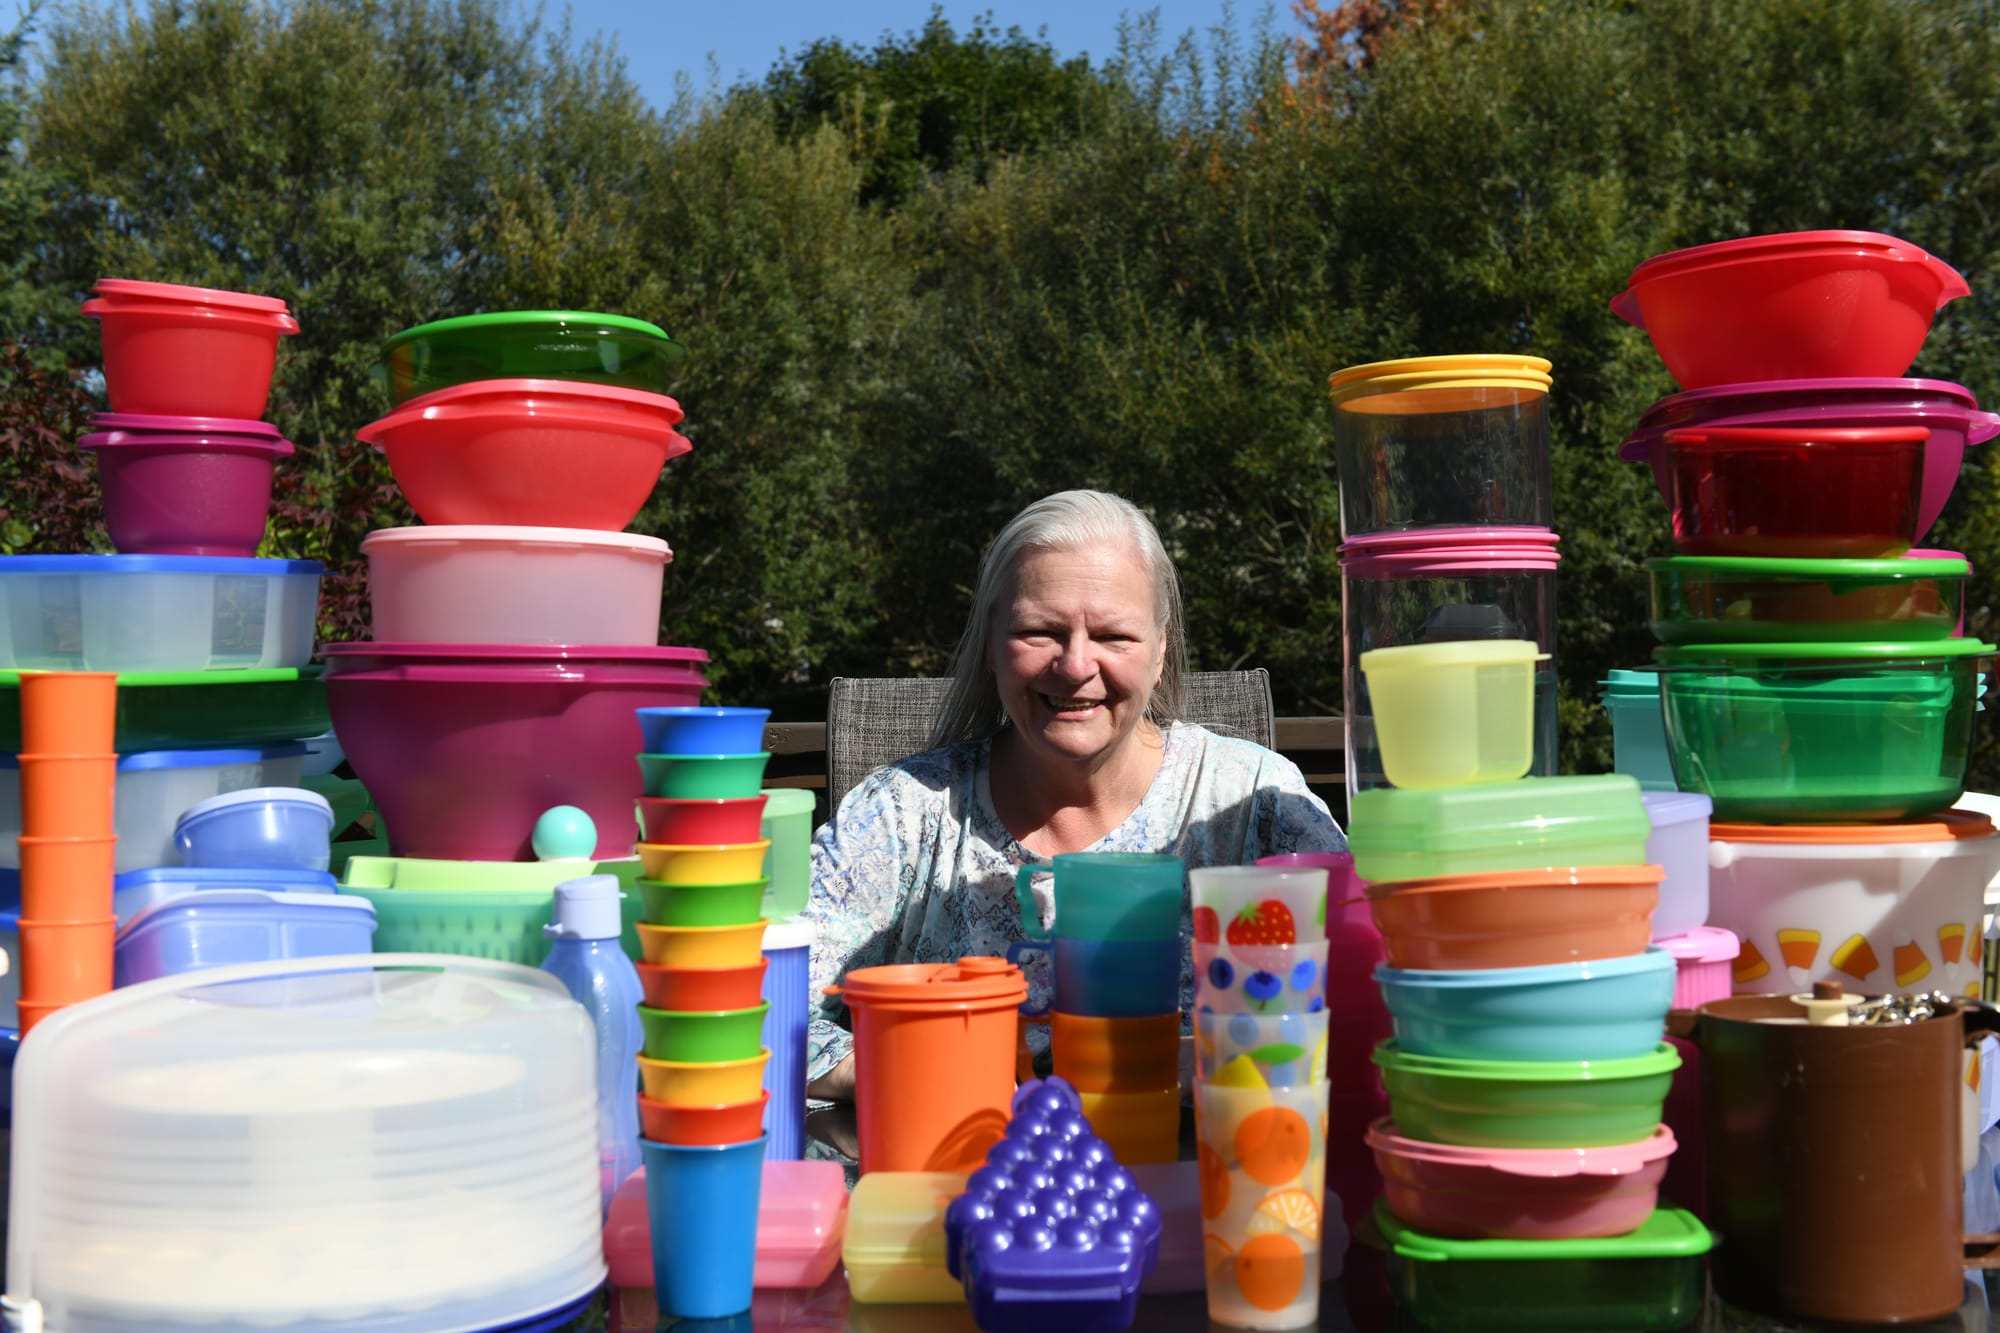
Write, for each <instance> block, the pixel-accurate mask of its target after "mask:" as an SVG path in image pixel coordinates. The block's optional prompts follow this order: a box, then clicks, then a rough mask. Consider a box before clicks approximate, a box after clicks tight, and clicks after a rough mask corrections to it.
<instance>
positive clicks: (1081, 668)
mask: <svg viewBox="0 0 2000 1333" xmlns="http://www.w3.org/2000/svg"><path fill="white" fill-rule="evenodd" d="M1056 668H1057V670H1059V671H1061V672H1062V673H1063V675H1065V676H1067V677H1069V678H1070V679H1071V680H1079V681H1080V680H1088V679H1090V678H1091V677H1092V676H1094V675H1096V674H1097V653H1096V645H1095V644H1094V643H1092V642H1091V638H1090V636H1089V635H1088V634H1072V635H1071V636H1070V637H1069V638H1068V639H1067V640H1065V641H1064V642H1063V650H1062V656H1061V658H1059V659H1058V660H1057V662H1056Z"/></svg>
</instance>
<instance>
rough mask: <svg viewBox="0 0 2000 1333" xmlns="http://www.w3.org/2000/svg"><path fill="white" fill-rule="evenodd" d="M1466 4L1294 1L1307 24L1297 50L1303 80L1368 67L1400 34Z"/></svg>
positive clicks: (1441, 0) (1456, 0) (1460, 0)
mask: <svg viewBox="0 0 2000 1333" xmlns="http://www.w3.org/2000/svg"><path fill="white" fill-rule="evenodd" d="M1464 7H1465V0H1339V3H1337V4H1335V5H1334V6H1333V8H1332V10H1331V11H1330V12H1329V11H1328V10H1327V9H1326V8H1325V7H1324V5H1323V4H1322V0H1292V14H1293V16H1294V17H1296V18H1297V19H1298V20H1299V22H1300V23H1303V24H1304V25H1305V28H1306V35H1305V36H1304V37H1302V38H1300V39H1299V40H1298V45H1297V48H1296V50H1295V51H1294V53H1293V59H1294V63H1295V64H1296V66H1297V68H1298V72H1299V78H1300V81H1301V82H1302V83H1311V82H1314V81H1316V80H1317V79H1319V78H1321V77H1323V76H1324V75H1325V74H1327V73H1328V72H1330V71H1332V70H1335V69H1366V68H1367V67H1368V66H1370V65H1372V64H1374V63H1375V62H1376V61H1378V60H1380V59H1381V58H1382V53H1383V52H1385V51H1387V50H1388V49H1389V47H1390V46H1391V45H1392V44H1393V43H1394V42H1395V40H1396V38H1397V37H1399V36H1401V35H1402V34H1403V33H1405V32H1408V31H1410V30H1412V29H1416V28H1421V27H1423V26H1424V25H1425V24H1427V23H1431V22H1434V21H1435V20H1437V19H1441V18H1443V17H1445V16H1446V15H1447V14H1450V13H1452V12H1453V11H1455V10H1459V9H1462V8H1464Z"/></svg>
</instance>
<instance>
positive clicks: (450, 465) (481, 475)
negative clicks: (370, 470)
mask: <svg viewBox="0 0 2000 1333" xmlns="http://www.w3.org/2000/svg"><path fill="white" fill-rule="evenodd" d="M680 419H681V408H680V404H678V403H676V402H675V401H674V400H673V399H671V398H669V397H667V396H666V395H665V394H661V393H646V392H643V391H641V390H638V389H625V388H620V387H618V386H616V385H608V384H588V383H583V382H579V381H574V380H526V379H515V380H479V381H475V382H474V383H471V384H459V385H454V386H453V387H451V388H449V389H439V390H438V391H437V392H435V393H427V394H425V395H423V396H422V397H421V398H412V399H411V400H410V401H409V402H407V403H404V404H403V405H402V406H401V407H399V408H397V409H396V410H395V411H393V412H391V413H390V414H389V415H388V416H386V417H383V418H382V419H381V420H379V421H374V422H370V423H369V424H368V425H366V426H363V427H362V428H361V430H360V432H359V436H360V438H361V439H362V440H363V441H364V442H365V443H368V444H372V445H374V446H375V447H376V448H378V449H380V450H381V451H382V452H383V454H384V455H386V456H387V457H388V460H389V470H390V471H391V472H394V473H395V474H396V482H397V484H398V485H400V486H401V487H402V488H403V493H404V494H405V495H407V496H408V497H409V500H410V504H411V506H412V507H414V508H415V509H416V511H417V513H418V514H419V515H420V516H422V518H423V520H424V522H426V523H438V524H452V523H460V524H510V525H527V526H539V527H550V528H596V529H598V530H600V531H604V532H618V531H621V530H623V529H624V527H625V526H626V525H627V524H629V523H630V522H631V521H632V520H633V519H634V518H636V517H637V516H638V513H639V511H640V510H641V509H643V508H645V505H646V500H647V497H649V496H650V495H652V493H653V486H654V484H655V483H656V482H658V481H659V479H660V469H661V468H663V467H665V466H666V463H667V460H668V459H670V458H677V457H679V456H680V455H681V454H684V453H686V452H687V451H688V450H689V449H690V448H692V447H693V446H692V445H690V444H689V443H688V441H687V437H685V436H683V435H681V434H679V433H678V432H677V431H675V430H674V426H675V424H676V423H678V422H679V421H680Z"/></svg>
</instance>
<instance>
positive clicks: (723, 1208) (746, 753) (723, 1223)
mask: <svg viewBox="0 0 2000 1333" xmlns="http://www.w3.org/2000/svg"><path fill="white" fill-rule="evenodd" d="M638 715H639V729H640V734H641V739H642V742H643V744H644V745H645V747H646V749H645V753H642V754H641V755H639V757H638V758H639V768H640V772H641V774H642V775H643V778H644V783H645V795H644V796H643V797H642V798H641V799H640V803H639V809H640V819H641V822H642V825H643V828H644V832H645V840H644V841H642V842H640V843H639V845H638V851H639V860H640V865H641V868H642V878H641V879H640V880H639V881H638V890H639V894H640V897H641V901H642V904H643V906H642V910H641V915H640V923H639V944H640V948H641V950H642V951H643V953H644V955H645V961H644V962H643V963H640V964H639V965H638V967H639V980H640V984H641V986H642V987H643V988H644V990H645V1003H644V1004H642V1005H641V1006H640V1007H639V1019H640V1024H641V1027H642V1028H643V1029H644V1034H645V1044H644V1050H643V1054H641V1056H640V1058H639V1073H640V1079H641V1082H642V1084H643V1091H642V1093H641V1094H640V1097H639V1124H640V1132H641V1135H642V1137H641V1140H640V1145H639V1150H640V1154H641V1156H643V1157H644V1158H645V1165H646V1198H647V1209H648V1213H649V1215H650V1218H651V1226H652V1242H653V1264H654V1285H655V1289H656V1290H657V1291H658V1293H659V1303H660V1309H661V1311H662V1312H663V1313H667V1314H672V1315H677V1316H680V1317H682V1318H720V1317H724V1316H728V1315H734V1314H740V1313H742V1312H743V1311H745V1310H748V1309H749V1308H750V1291H751V1273H752V1266H753V1262H754V1260H755V1257H756V1248H757V1197H758V1191H759V1188H760V1185H761V1181H762V1179H763V1159H764V1148H765V1134H764V1122H765V1112H766V1107H767V1105H768V1104H769V1103H770V1101H771V1095H770V1093H769V1092H767V1091H765V1090H764V1077H763V1076H764V1072H765V1068H766V1065H767V1064H768V1062H769V1061H770V1060H771V1055H772V1053H771V1051H770V1050H768V1049H767V1048H765V1047H764V1046H763V1044H762V1040H763V1031H764V1022H765V1016H766V1014H767V1013H768V1011H769V1009H770V1005H769V1003H768V1002H767V1001H766V1000H764V999H763V998H762V996H763V988H764V972H765V968H766V966H767V964H766V962H765V960H764V955H763V940H764V926H765V922H764V916H763V909H764V888H765V880H764V878H763V866H764V854H765V852H766V851H767V850H768V849H769V847H770V842H769V841H768V840H767V839H764V838H760V837H758V836H756V835H757V834H758V833H759V831H760V830H761V826H762V818H763V811H764V797H763V794H762V792H761V790H760V786H761V783H762V781H763V776H764V764H765V761H766V760H768V759H769V757H770V756H769V755H768V754H767V753H765V752H764V750H763V748H762V743H763V737H764V723H765V721H766V719H768V718H769V717H770V713H769V711H768V710H766V709H762V708H678V707H677V708H642V709H639V710H638ZM803 1109H804V1101H803V1097H801V1099H800V1106H799V1108H798V1110H799V1111H800V1112H801V1113H802V1112H803Z"/></svg>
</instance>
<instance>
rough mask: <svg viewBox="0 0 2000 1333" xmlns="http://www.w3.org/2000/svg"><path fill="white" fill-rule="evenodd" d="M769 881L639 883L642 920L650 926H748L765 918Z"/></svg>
mask: <svg viewBox="0 0 2000 1333" xmlns="http://www.w3.org/2000/svg"><path fill="white" fill-rule="evenodd" d="M766 883H767V881H765V880H761V879H751V880H745V881H743V882H742V883H740V884H663V883H661V882H660V881H658V880H651V879H642V880H640V881H638V889H639V898H640V900H641V902H642V904H643V908H642V911H641V914H640V919H641V920H643V921H645V923H646V924H647V925H649V926H747V925H749V924H750V923H751V922H753V921H756V920H758V919H759V918H761V917H762V916H763V915H764V887H765V884H766Z"/></svg>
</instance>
